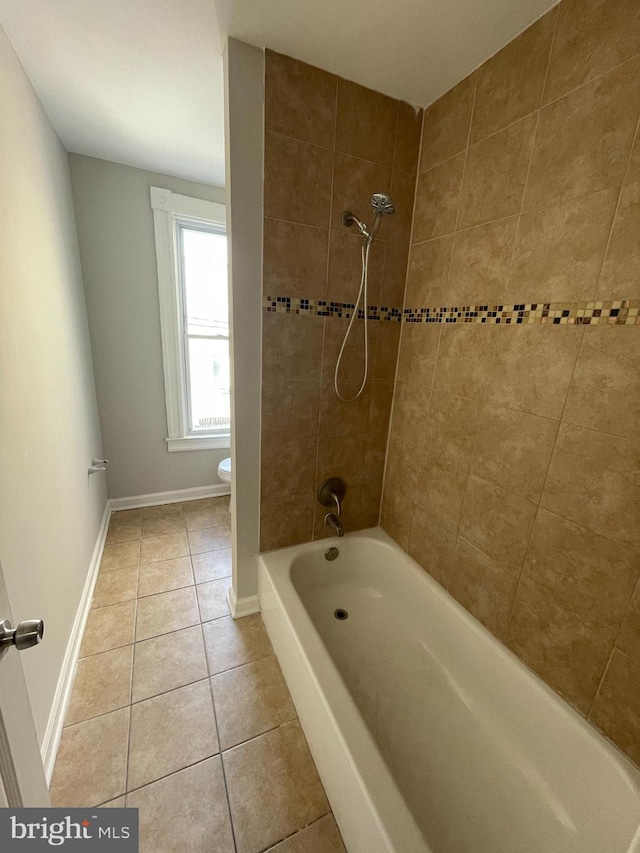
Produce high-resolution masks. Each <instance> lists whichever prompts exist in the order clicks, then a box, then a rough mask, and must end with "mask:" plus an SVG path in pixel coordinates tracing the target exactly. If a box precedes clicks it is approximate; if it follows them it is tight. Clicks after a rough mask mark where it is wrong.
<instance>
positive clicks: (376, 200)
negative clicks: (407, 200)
mask: <svg viewBox="0 0 640 853" xmlns="http://www.w3.org/2000/svg"><path fill="white" fill-rule="evenodd" d="M371 207H372V208H373V209H374V210H375V212H376V214H378V213H386V214H387V215H390V214H392V213H395V212H396V206H395V204H394V203H393V202H392V201H391V199H390V198H389V196H388V195H385V194H384V193H374V194H373V195H372V196H371Z"/></svg>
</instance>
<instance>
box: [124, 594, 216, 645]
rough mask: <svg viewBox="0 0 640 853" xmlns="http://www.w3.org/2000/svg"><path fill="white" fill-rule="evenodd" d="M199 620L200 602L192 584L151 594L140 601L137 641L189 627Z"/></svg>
mask: <svg viewBox="0 0 640 853" xmlns="http://www.w3.org/2000/svg"><path fill="white" fill-rule="evenodd" d="M199 622H200V615H199V613H198V603H197V601H196V593H195V590H194V588H193V587H192V586H188V587H186V588H185V589H174V590H172V591H171V592H161V593H159V594H158V595H150V596H148V597H147V598H141V599H140V600H139V601H138V616H137V620H136V642H140V641H141V640H148V639H149V638H150V637H157V636H159V635H160V634H169V633H171V631H179V630H180V629H181V628H189V627H190V626H191V625H197V624H198V623H199Z"/></svg>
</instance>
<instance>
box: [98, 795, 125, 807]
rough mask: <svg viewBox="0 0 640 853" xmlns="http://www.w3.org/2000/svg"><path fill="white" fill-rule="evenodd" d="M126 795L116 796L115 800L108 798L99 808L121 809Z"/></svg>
mask: <svg viewBox="0 0 640 853" xmlns="http://www.w3.org/2000/svg"><path fill="white" fill-rule="evenodd" d="M126 802H127V800H126V797H117V798H116V799H115V800H109V802H108V803H103V804H102V805H101V806H100V808H101V809H123V808H124V807H125V805H126Z"/></svg>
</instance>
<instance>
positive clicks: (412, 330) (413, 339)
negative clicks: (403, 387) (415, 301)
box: [397, 323, 440, 394]
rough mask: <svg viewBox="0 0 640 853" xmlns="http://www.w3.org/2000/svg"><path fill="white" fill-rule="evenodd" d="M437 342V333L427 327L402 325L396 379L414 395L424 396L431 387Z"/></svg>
mask: <svg viewBox="0 0 640 853" xmlns="http://www.w3.org/2000/svg"><path fill="white" fill-rule="evenodd" d="M439 340H440V336H439V335H438V334H437V331H436V332H434V330H433V329H432V328H431V327H429V326H425V325H423V324H419V325H418V324H416V325H412V324H411V323H405V324H403V327H402V336H401V338H400V351H399V353H398V377H397V378H398V380H400V382H406V383H407V385H410V386H411V389H412V391H413V392H414V393H416V394H424V393H425V391H426V390H428V389H429V388H430V387H431V382H432V380H433V372H434V370H435V366H436V358H437V355H438V342H439Z"/></svg>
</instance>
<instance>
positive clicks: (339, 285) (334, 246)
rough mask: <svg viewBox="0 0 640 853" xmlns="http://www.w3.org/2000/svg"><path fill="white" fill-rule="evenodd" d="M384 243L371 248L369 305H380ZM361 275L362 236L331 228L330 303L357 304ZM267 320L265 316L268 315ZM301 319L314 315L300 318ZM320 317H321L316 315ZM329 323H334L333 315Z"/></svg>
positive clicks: (328, 289)
mask: <svg viewBox="0 0 640 853" xmlns="http://www.w3.org/2000/svg"><path fill="white" fill-rule="evenodd" d="M365 203H367V204H368V199H363V200H362V201H361V203H360V207H361V208H363V210H362V211H360V212H359V213H358V214H356V215H358V216H360V217H362V216H364V215H365V212H364V205H365ZM384 258H385V243H384V242H382V241H381V240H376V242H375V243H374V244H373V245H372V246H371V249H370V251H369V269H368V276H367V278H368V282H367V290H368V300H367V301H368V304H369V305H380V296H381V293H382V276H383V274H384ZM361 277H362V238H361V237H360V236H359V235H358V233H357V232H355V231H347V229H346V228H343V229H342V230H341V231H332V232H331V237H330V239H329V277H328V283H327V299H328V300H329V301H330V302H349V303H351V304H355V301H356V298H357V296H358V290H359V288H360V280H361ZM265 319H266V318H265ZM291 319H297V320H298V324H299V323H300V321H301V320H307V319H311V318H307V317H299V318H291ZM313 319H321V318H313ZM330 322H332V323H333V322H335V318H331V321H330Z"/></svg>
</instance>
